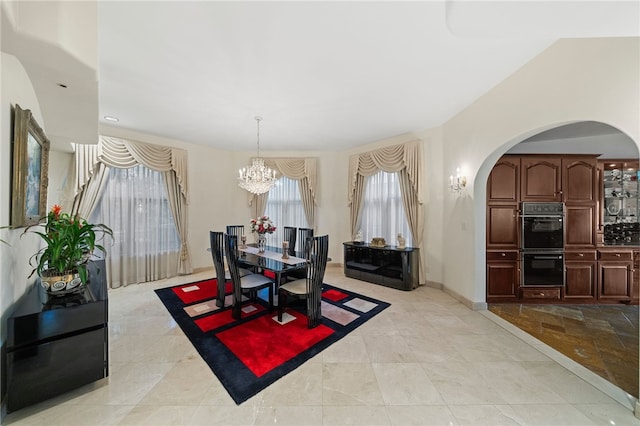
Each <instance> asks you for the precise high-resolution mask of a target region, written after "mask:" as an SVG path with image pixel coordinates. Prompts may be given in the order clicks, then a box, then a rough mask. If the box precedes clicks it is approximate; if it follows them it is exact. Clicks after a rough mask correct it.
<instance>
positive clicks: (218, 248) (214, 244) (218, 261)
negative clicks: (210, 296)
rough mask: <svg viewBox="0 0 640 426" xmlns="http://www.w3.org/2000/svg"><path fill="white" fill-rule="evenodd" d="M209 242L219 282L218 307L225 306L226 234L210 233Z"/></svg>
mask: <svg viewBox="0 0 640 426" xmlns="http://www.w3.org/2000/svg"><path fill="white" fill-rule="evenodd" d="M209 241H210V244H211V258H212V259H213V267H214V268H215V270H216V280H217V282H218V295H217V297H216V300H217V305H218V306H224V295H225V284H226V281H227V280H226V279H225V271H224V254H223V253H224V251H223V247H224V233H222V232H216V231H209Z"/></svg>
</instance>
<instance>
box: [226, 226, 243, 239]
mask: <svg viewBox="0 0 640 426" xmlns="http://www.w3.org/2000/svg"><path fill="white" fill-rule="evenodd" d="M227 234H229V235H235V236H236V237H238V241H241V240H242V236H243V235H244V225H227Z"/></svg>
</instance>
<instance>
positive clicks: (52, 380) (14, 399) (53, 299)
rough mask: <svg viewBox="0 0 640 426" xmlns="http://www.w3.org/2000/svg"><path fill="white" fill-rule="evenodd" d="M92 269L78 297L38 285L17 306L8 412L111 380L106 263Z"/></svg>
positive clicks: (10, 332)
mask: <svg viewBox="0 0 640 426" xmlns="http://www.w3.org/2000/svg"><path fill="white" fill-rule="evenodd" d="M88 269H89V280H88V281H89V282H88V284H87V286H86V287H85V288H84V289H83V290H82V291H81V292H79V293H74V294H69V295H64V296H50V295H48V294H47V293H46V292H45V291H44V289H43V288H42V286H41V285H40V284H39V283H38V282H36V283H35V284H34V285H33V287H32V288H31V289H30V290H29V291H28V292H27V293H26V294H25V296H24V297H23V298H21V299H20V301H18V306H17V308H16V310H15V311H14V314H13V315H12V316H11V317H10V318H9V319H8V324H7V353H6V362H7V365H6V371H7V378H6V380H7V382H6V391H7V393H6V400H7V412H11V411H16V410H18V409H20V408H23V407H26V406H29V405H32V404H35V403H38V402H40V401H44V400H46V399H49V398H51V397H54V396H58V395H61V394H63V393H65V392H68V391H70V390H72V389H75V388H78V387H80V386H83V385H86V384H89V383H91V382H94V381H97V380H100V379H102V378H104V377H107V375H108V374H109V370H108V367H109V362H108V353H109V348H108V330H107V320H108V298H107V283H106V278H105V268H104V260H103V259H100V260H96V261H91V262H90V263H89V265H88Z"/></svg>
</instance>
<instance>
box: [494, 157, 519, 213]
mask: <svg viewBox="0 0 640 426" xmlns="http://www.w3.org/2000/svg"><path fill="white" fill-rule="evenodd" d="M519 197H520V158H519V157H502V158H501V159H500V160H498V162H497V163H496V164H495V166H493V169H492V170H491V174H490V175H489V180H488V181H487V202H489V203H517V202H518V201H519Z"/></svg>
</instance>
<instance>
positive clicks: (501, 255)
mask: <svg viewBox="0 0 640 426" xmlns="http://www.w3.org/2000/svg"><path fill="white" fill-rule="evenodd" d="M487 260H488V261H492V260H493V261H495V260H518V252H517V251H488V252H487Z"/></svg>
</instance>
